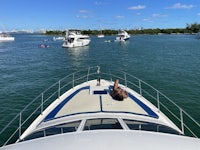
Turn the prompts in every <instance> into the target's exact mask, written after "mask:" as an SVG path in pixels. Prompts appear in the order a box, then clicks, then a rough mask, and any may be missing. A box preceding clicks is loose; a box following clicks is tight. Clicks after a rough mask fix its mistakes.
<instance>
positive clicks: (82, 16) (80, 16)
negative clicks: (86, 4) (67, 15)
mask: <svg viewBox="0 0 200 150" xmlns="http://www.w3.org/2000/svg"><path fill="white" fill-rule="evenodd" d="M76 17H77V18H91V16H87V15H76Z"/></svg>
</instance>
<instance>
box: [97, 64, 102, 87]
mask: <svg viewBox="0 0 200 150" xmlns="http://www.w3.org/2000/svg"><path fill="white" fill-rule="evenodd" d="M100 72H101V71H100V66H97V74H98V79H97V85H100V82H101V76H100Z"/></svg>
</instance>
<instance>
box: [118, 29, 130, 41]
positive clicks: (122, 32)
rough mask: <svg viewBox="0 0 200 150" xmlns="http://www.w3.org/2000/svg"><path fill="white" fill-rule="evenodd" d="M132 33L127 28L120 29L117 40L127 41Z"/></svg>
mask: <svg viewBox="0 0 200 150" xmlns="http://www.w3.org/2000/svg"><path fill="white" fill-rule="evenodd" d="M130 37H131V36H130V35H129V34H128V33H127V32H126V31H125V30H119V31H118V34H117V37H116V39H115V41H119V42H121V41H126V40H128V39H130Z"/></svg>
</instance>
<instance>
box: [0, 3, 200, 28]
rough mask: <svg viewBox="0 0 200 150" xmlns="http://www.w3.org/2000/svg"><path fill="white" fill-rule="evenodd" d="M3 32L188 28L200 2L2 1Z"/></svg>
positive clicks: (197, 17) (198, 17) (199, 16)
mask: <svg viewBox="0 0 200 150" xmlns="http://www.w3.org/2000/svg"><path fill="white" fill-rule="evenodd" d="M0 6H1V7H0V31H5V30H6V31H11V30H23V29H26V30H30V29H31V30H41V29H45V30H65V29H69V28H70V29H91V30H94V29H97V30H101V29H127V30H129V29H139V28H144V29H150V28H160V29H166V28H185V27H186V26H187V24H193V23H200V0H1V1H0Z"/></svg>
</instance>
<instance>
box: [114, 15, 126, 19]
mask: <svg viewBox="0 0 200 150" xmlns="http://www.w3.org/2000/svg"><path fill="white" fill-rule="evenodd" d="M115 18H124V16H120V15H119V16H115Z"/></svg>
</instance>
